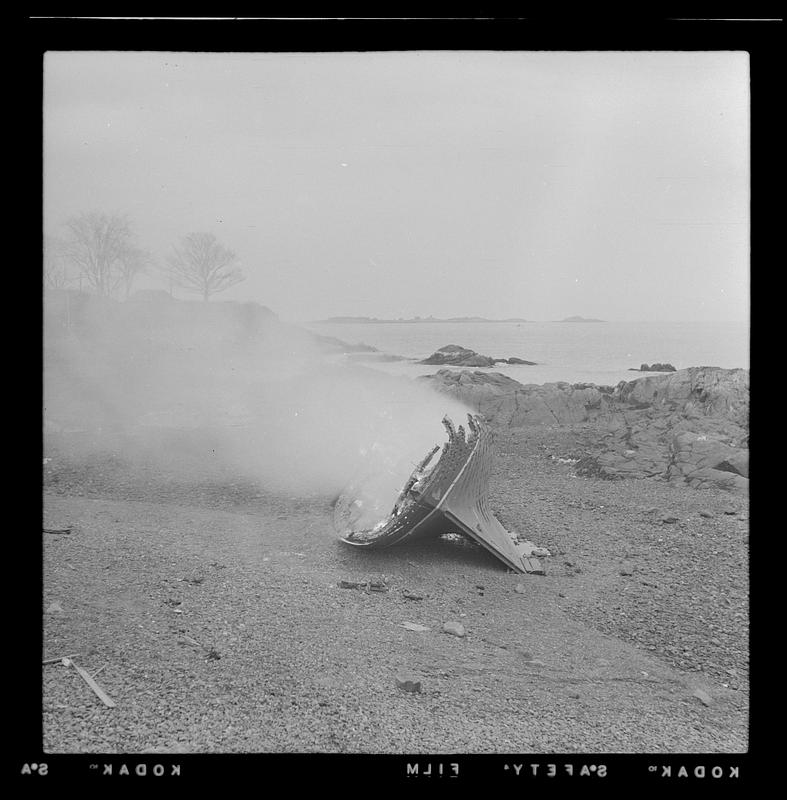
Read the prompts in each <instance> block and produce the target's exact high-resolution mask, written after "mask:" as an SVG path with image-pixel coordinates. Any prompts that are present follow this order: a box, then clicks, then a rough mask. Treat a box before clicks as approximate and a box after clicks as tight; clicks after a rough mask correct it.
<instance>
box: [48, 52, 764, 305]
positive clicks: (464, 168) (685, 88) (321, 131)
mask: <svg viewBox="0 0 787 800" xmlns="http://www.w3.org/2000/svg"><path fill="white" fill-rule="evenodd" d="M748 80H749V76H748V56H747V54H746V53H737V52H705V53H704V52H619V53H617V52H598V53H596V52H565V53H563V52H522V53H505V52H463V51H454V52H401V53H393V52H392V53H325V54H291V53H283V54H265V53H261V54H242V53H235V54H211V53H175V52H173V53H131V52H124V53H119V52H97V53H79V52H50V53H48V54H47V56H46V60H45V97H44V122H45V152H44V156H45V161H44V177H45V187H44V208H45V218H44V221H45V230H46V232H47V233H49V234H55V235H63V234H64V233H65V231H64V228H63V223H64V221H65V220H66V219H67V218H68V217H69V216H71V215H74V214H78V213H80V212H83V211H91V210H95V211H102V212H107V213H119V214H127V215H128V217H129V219H130V221H131V222H132V224H133V227H134V229H135V231H136V233H137V235H138V239H139V242H140V244H141V245H142V246H144V247H147V248H149V249H150V250H151V251H152V252H153V253H154V254H155V255H156V256H157V257H158V258H159V259H160V260H163V259H164V257H165V255H166V253H167V251H168V250H169V249H170V248H171V246H172V245H173V244H174V243H175V242H176V241H177V240H178V239H179V238H180V237H181V236H183V235H184V234H187V233H189V232H192V231H208V232H212V233H214V234H215V235H216V236H217V237H218V238H219V240H220V241H221V242H222V243H223V244H225V245H226V246H227V247H229V248H231V249H232V250H234V251H235V252H236V253H237V254H238V258H239V262H240V265H241V268H242V270H243V272H244V273H245V275H246V276H247V278H246V280H245V281H244V282H243V283H241V284H238V285H237V286H236V287H233V288H232V289H230V290H228V291H226V292H225V293H223V294H222V295H219V296H217V299H227V300H231V299H238V300H255V301H257V302H260V303H263V304H264V305H267V306H269V307H270V308H272V309H273V310H274V311H276V312H277V313H278V314H279V315H280V316H281V317H283V318H285V319H290V320H308V319H317V318H323V317H328V316H337V315H365V316H377V317H410V316H415V315H419V316H428V315H430V314H431V315H434V316H437V317H446V316H470V315H478V316H485V317H491V318H503V317H524V318H526V319H534V320H542V319H543V320H545V319H559V318H563V317H565V316H569V315H574V314H579V315H582V316H588V317H599V318H602V319H608V320H744V319H747V318H748V313H749V305H748V304H749V295H748V287H749V93H748ZM139 287H140V288H142V287H150V288H153V287H159V288H163V287H164V283H163V281H161V280H158V279H157V278H156V277H150V278H147V279H146V280H145V281H142V282H140V284H139ZM176 296H180V297H186V296H188V295H186V294H184V293H182V292H181V293H177V290H176ZM195 297H196V296H195Z"/></svg>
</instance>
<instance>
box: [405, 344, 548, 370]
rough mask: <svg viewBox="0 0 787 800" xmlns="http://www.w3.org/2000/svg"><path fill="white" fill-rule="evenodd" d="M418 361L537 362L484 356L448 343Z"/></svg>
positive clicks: (471, 363)
mask: <svg viewBox="0 0 787 800" xmlns="http://www.w3.org/2000/svg"><path fill="white" fill-rule="evenodd" d="M418 363H419V364H431V365H437V366H444V365H447V366H451V367H493V366H494V365H495V364H529V365H531V366H532V365H533V364H535V362H534V361H525V359H523V358H516V357H513V356H512V357H511V358H492V357H491V356H482V355H480V354H479V353H476V352H475V350H470V349H469V348H467V347H461V346H460V345H458V344H447V345H446V346H445V347H441V348H440V349H439V350H437V351H436V352H434V353H432V355H430V356H429V357H428V358H425V359H423V360H422V361H419V362H418Z"/></svg>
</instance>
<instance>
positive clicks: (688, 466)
mask: <svg viewBox="0 0 787 800" xmlns="http://www.w3.org/2000/svg"><path fill="white" fill-rule="evenodd" d="M419 380H421V381H424V382H426V383H428V384H430V385H431V386H433V387H434V388H435V389H436V390H437V391H440V392H442V393H444V394H447V395H450V396H451V397H454V398H456V399H457V400H459V401H460V402H462V403H464V404H465V405H467V406H468V407H469V408H471V409H472V410H474V411H476V412H479V413H480V414H482V415H483V416H484V417H485V418H486V419H487V420H488V421H489V422H490V423H491V424H493V425H495V426H502V427H515V428H519V427H524V426H527V425H571V424H577V423H589V422H593V423H595V424H596V426H597V431H598V433H599V437H598V439H599V442H600V444H599V446H598V447H597V448H596V449H595V450H594V451H593V452H591V453H588V454H587V456H586V457H585V458H583V459H581V460H580V462H579V464H577V469H578V471H579V472H580V473H584V474H594V475H598V476H601V477H608V478H614V477H635V478H644V477H660V478H663V479H667V480H676V481H686V482H687V483H689V485H691V486H695V487H697V488H702V487H704V486H711V485H713V486H722V487H724V488H728V489H735V490H746V489H747V488H748V472H749V470H748V437H749V433H748V431H749V371H748V370H744V369H732V370H730V369H720V368H717V367H691V368H689V369H685V370H680V371H678V372H674V373H668V374H664V375H652V376H648V377H646V378H640V379H638V380H634V381H622V382H621V383H620V384H618V385H617V386H616V387H611V386H596V385H594V384H569V383H546V384H544V385H541V386H539V385H535V384H528V385H524V384H521V383H519V382H518V381H515V380H513V379H512V378H508V377H507V376H505V375H501V374H500V373H483V372H468V371H464V372H453V371H451V370H446V369H443V370H439V371H438V372H437V373H436V374H435V375H428V376H423V377H422V378H420V379H419Z"/></svg>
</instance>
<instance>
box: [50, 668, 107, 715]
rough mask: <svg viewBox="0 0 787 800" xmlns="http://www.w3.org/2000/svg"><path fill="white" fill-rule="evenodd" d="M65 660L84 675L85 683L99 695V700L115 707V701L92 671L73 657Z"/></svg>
mask: <svg viewBox="0 0 787 800" xmlns="http://www.w3.org/2000/svg"><path fill="white" fill-rule="evenodd" d="M63 661H64V662H68V663H67V664H66V666H68V664H71V666H72V667H73V668H74V669H75V670H76V671H77V672H78V673H79V674H80V675H81V676H82V678H83V680H84V681H85V683H86V684H87V685H88V686H89V687H90V688H91V689H92V690H93V691H94V692H95V693H96V694H97V695H98V698H99V700H101V702H102V703H103V704H104V705H105V706H109V707H110V708H114V707H115V701H114V700H113V699H112V698H111V697H110V696H109V695H108V694H107V693H106V692H105V691H104V690H103V689H102V688H101V687H100V686H99V685H98V684H97V683H96V682H95V681H94V680H93V678H91V677H90V673H89V672H87V670H84V669H82V667H80V666H79V665H78V664H76V663H74V662H73V661H72V660H71V659H68V658H65V659H63Z"/></svg>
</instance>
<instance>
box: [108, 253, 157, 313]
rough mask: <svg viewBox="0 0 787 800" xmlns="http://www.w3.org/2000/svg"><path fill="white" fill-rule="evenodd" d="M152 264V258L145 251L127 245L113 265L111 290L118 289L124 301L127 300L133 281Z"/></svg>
mask: <svg viewBox="0 0 787 800" xmlns="http://www.w3.org/2000/svg"><path fill="white" fill-rule="evenodd" d="M152 263H153V256H152V255H151V254H150V253H149V252H148V251H147V250H142V249H141V248H139V247H135V246H134V245H131V244H129V245H128V246H127V247H126V248H125V250H123V251H122V252H121V253H120V255H119V256H118V258H117V262H116V263H115V268H114V280H113V284H112V290H113V291H115V290H116V289H118V288H120V289H121V290H122V291H123V297H124V299H126V300H128V296H129V294H131V286H132V284H133V283H134V279H135V278H136V277H137V275H138V274H139V273H140V272H145V270H146V269H147V268H148V267H149V266H150V265H151V264H152Z"/></svg>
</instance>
